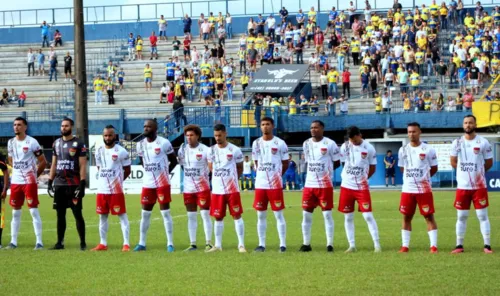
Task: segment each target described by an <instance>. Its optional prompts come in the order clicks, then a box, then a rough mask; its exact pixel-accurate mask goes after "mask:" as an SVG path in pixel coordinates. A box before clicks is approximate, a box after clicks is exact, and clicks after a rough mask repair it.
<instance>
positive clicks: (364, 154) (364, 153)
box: [361, 151, 368, 159]
mask: <svg viewBox="0 0 500 296" xmlns="http://www.w3.org/2000/svg"><path fill="white" fill-rule="evenodd" d="M367 156H368V152H364V151H363V152H361V158H363V159H365V158H366V157H367Z"/></svg>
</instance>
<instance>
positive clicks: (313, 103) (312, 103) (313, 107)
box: [309, 95, 319, 115]
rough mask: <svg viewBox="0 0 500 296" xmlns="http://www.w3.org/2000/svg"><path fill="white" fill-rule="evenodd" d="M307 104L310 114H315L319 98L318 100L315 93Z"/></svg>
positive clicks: (317, 109)
mask: <svg viewBox="0 0 500 296" xmlns="http://www.w3.org/2000/svg"><path fill="white" fill-rule="evenodd" d="M309 106H310V107H311V115H316V113H318V111H319V100H318V96H317V95H314V96H313V97H312V98H311V101H310V102H309Z"/></svg>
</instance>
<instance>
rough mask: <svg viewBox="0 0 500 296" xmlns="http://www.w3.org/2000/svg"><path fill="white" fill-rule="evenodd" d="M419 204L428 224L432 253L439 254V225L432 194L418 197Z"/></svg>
mask: <svg viewBox="0 0 500 296" xmlns="http://www.w3.org/2000/svg"><path fill="white" fill-rule="evenodd" d="M417 203H418V207H419V209H420V214H421V215H422V216H424V218H425V222H426V223H427V233H428V235H429V241H430V251H431V253H437V240H438V238H437V235H438V231H437V224H436V220H435V219H434V198H433V196H432V192H428V193H422V194H418V195H417Z"/></svg>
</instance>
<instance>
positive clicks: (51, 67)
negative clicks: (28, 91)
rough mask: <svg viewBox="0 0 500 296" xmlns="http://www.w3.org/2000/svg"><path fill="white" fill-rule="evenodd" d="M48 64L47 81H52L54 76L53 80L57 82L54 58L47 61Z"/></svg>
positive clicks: (55, 60)
mask: <svg viewBox="0 0 500 296" xmlns="http://www.w3.org/2000/svg"><path fill="white" fill-rule="evenodd" d="M49 64H50V69H49V73H50V74H49V81H52V77H53V76H54V79H55V80H56V81H57V59H56V57H55V56H52V58H51V59H50V61H49Z"/></svg>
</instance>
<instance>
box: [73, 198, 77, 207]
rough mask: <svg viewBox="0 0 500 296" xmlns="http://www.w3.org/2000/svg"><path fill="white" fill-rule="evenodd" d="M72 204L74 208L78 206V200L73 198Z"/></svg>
mask: <svg viewBox="0 0 500 296" xmlns="http://www.w3.org/2000/svg"><path fill="white" fill-rule="evenodd" d="M73 204H74V205H75V206H76V204H78V198H73Z"/></svg>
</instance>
